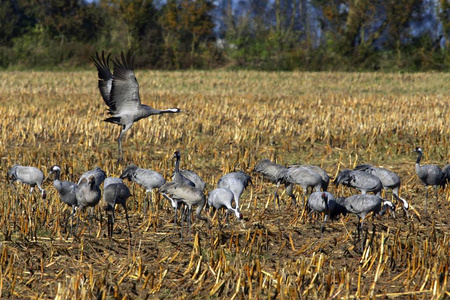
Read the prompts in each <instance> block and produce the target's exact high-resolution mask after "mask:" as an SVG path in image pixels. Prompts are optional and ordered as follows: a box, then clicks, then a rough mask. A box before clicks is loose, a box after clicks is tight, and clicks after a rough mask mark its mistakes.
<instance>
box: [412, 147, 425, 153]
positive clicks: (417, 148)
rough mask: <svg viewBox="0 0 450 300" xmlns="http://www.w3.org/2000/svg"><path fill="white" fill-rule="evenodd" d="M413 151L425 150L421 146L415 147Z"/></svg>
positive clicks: (420, 151)
mask: <svg viewBox="0 0 450 300" xmlns="http://www.w3.org/2000/svg"><path fill="white" fill-rule="evenodd" d="M413 151H414V152H417V153H422V152H423V151H422V148H420V147H416V148H414V150H413Z"/></svg>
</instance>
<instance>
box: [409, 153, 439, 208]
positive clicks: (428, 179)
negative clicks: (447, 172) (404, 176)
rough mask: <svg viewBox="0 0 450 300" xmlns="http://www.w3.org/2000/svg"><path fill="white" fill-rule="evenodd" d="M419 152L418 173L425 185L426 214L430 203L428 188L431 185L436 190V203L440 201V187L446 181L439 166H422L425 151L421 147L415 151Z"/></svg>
mask: <svg viewBox="0 0 450 300" xmlns="http://www.w3.org/2000/svg"><path fill="white" fill-rule="evenodd" d="M414 151H415V152H417V160H416V173H417V176H418V177H419V178H420V180H421V181H422V182H423V184H424V185H425V214H426V213H427V202H428V186H429V185H431V186H433V188H434V194H435V196H436V202H437V201H438V193H437V190H438V186H440V185H441V184H442V182H443V180H444V174H443V173H442V170H441V168H440V167H438V166H437V165H422V166H421V165H420V160H421V159H422V155H423V150H422V148H420V147H416V148H415V149H414Z"/></svg>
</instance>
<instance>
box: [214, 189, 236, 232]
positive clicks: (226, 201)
mask: <svg viewBox="0 0 450 300" xmlns="http://www.w3.org/2000/svg"><path fill="white" fill-rule="evenodd" d="M233 201H234V194H233V192H232V191H230V190H229V189H227V188H216V189H214V190H212V191H211V192H209V194H208V204H209V206H211V207H213V208H214V210H219V209H221V208H225V209H226V217H225V220H226V222H227V223H228V214H229V213H230V212H231V213H234V214H235V216H236V218H237V219H238V220H242V213H241V211H240V209H239V207H236V208H233V206H232V203H233ZM218 222H219V221H218ZM219 226H220V222H219Z"/></svg>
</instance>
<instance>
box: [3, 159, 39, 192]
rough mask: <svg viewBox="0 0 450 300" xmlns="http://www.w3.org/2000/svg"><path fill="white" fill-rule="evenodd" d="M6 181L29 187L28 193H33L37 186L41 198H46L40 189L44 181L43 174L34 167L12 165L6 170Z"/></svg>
mask: <svg viewBox="0 0 450 300" xmlns="http://www.w3.org/2000/svg"><path fill="white" fill-rule="evenodd" d="M7 178H8V181H11V183H14V182H15V181H18V182H22V183H24V184H27V185H29V186H30V193H32V192H33V190H34V188H35V187H36V186H37V187H38V189H39V191H40V192H41V195H42V198H43V199H45V198H46V197H47V193H46V192H45V190H44V189H43V188H42V182H43V181H44V173H43V172H42V171H41V170H39V169H38V168H36V167H30V166H21V165H17V164H16V165H14V166H12V167H11V168H9V169H8V176H7Z"/></svg>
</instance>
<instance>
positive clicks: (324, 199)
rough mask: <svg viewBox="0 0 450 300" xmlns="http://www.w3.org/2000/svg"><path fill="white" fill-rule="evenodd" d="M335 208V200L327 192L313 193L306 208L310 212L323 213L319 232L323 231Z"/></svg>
mask: <svg viewBox="0 0 450 300" xmlns="http://www.w3.org/2000/svg"><path fill="white" fill-rule="evenodd" d="M335 206H336V198H335V197H334V196H333V194H331V193H329V192H314V193H311V195H309V197H308V207H309V208H310V209H311V211H316V212H319V213H324V214H325V217H324V219H323V224H322V228H321V231H322V232H324V231H325V224H326V222H327V220H328V218H330V214H331V212H332V211H334V209H335Z"/></svg>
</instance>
